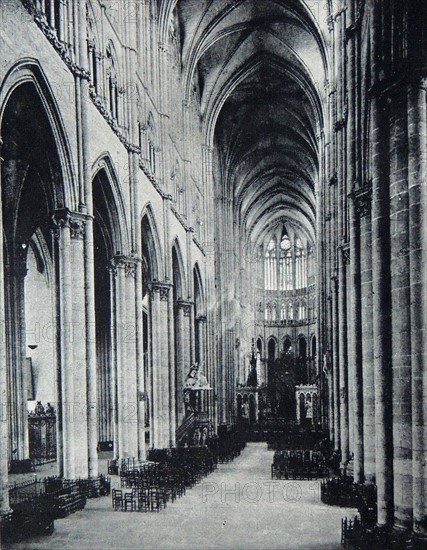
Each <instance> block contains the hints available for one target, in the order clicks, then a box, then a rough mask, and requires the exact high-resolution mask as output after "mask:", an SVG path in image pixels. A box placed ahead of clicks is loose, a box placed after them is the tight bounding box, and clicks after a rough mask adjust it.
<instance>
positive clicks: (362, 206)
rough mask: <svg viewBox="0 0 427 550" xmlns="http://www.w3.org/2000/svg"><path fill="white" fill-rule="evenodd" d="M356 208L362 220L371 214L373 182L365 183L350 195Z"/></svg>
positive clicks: (354, 189)
mask: <svg viewBox="0 0 427 550" xmlns="http://www.w3.org/2000/svg"><path fill="white" fill-rule="evenodd" d="M350 198H351V199H352V200H353V203H354V208H355V211H356V212H357V214H358V215H359V217H360V218H363V217H365V216H367V215H368V214H369V213H370V212H371V201H372V180H369V181H367V182H365V183H364V184H363V185H362V186H360V187H358V188H353V191H352V193H350Z"/></svg>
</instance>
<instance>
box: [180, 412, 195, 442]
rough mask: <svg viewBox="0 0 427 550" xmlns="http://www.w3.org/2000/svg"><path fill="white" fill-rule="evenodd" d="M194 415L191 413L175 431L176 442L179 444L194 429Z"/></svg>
mask: <svg viewBox="0 0 427 550" xmlns="http://www.w3.org/2000/svg"><path fill="white" fill-rule="evenodd" d="M196 420H197V418H196V415H195V414H194V413H191V414H190V415H189V416H188V417H187V418H186V419H185V420H184V421H183V423H182V424H181V426H179V428H178V429H177V430H176V442H177V444H179V443H180V442H181V441H182V440H183V439H184V437H185V436H186V435H188V434H189V433H190V432H191V431H192V430H193V429H194V427H195V424H196Z"/></svg>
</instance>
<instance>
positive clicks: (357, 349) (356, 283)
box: [349, 195, 364, 483]
mask: <svg viewBox="0 0 427 550" xmlns="http://www.w3.org/2000/svg"><path fill="white" fill-rule="evenodd" d="M354 202H355V200H354V195H353V196H352V199H351V203H350V326H349V333H350V338H349V362H350V364H351V367H350V368H349V373H350V374H351V378H350V379H349V386H350V391H351V392H352V396H353V399H352V404H353V410H352V414H351V416H352V423H353V426H354V431H353V452H354V479H355V481H356V482H357V483H362V482H363V481H364V463H363V461H364V453H363V378H362V315H363V312H362V311H361V305H362V302H361V282H360V269H361V268H360V225H359V223H360V220H359V215H358V211H357V207H356V205H355V203H354Z"/></svg>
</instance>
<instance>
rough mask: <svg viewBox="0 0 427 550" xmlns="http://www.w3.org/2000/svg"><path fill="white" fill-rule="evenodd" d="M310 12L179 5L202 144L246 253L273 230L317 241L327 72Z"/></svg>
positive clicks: (273, 0) (249, 5)
mask: <svg viewBox="0 0 427 550" xmlns="http://www.w3.org/2000/svg"><path fill="white" fill-rule="evenodd" d="M174 4H176V2H172V3H171V4H170V5H169V9H173V7H174ZM309 4H311V8H312V10H311V11H310V6H309ZM325 4H326V2H325ZM314 8H316V9H318V8H319V2H316V3H315V2H303V1H302V0H179V1H178V3H177V4H176V9H177V10H178V13H177V14H178V17H179V23H180V30H181V45H182V58H183V67H182V69H183V75H184V82H185V83H186V84H185V86H186V89H187V93H190V91H191V83H192V82H194V78H197V79H198V82H199V84H200V96H201V111H202V115H203V119H204V122H205V131H206V135H207V140H208V141H209V139H212V138H213V141H214V144H215V147H216V148H217V152H218V155H217V157H218V158H220V159H221V162H220V168H219V172H220V176H219V178H218V179H219V180H220V181H219V182H217V186H218V189H217V193H218V194H220V195H222V196H226V197H228V198H230V199H231V200H232V201H233V206H234V215H235V218H236V220H237V221H238V223H239V229H240V231H241V234H242V236H243V237H244V238H245V239H248V240H250V241H251V242H252V243H253V244H259V243H260V242H262V241H263V240H265V239H267V238H268V233H269V231H270V230H272V228H273V227H275V226H277V223H278V222H279V221H282V222H283V221H285V222H286V223H288V224H290V225H294V226H296V227H298V228H299V230H303V231H304V232H305V234H306V236H307V237H308V238H309V240H311V241H314V240H315V190H316V186H317V175H318V143H317V136H318V133H319V130H320V128H321V127H322V126H323V122H322V108H321V105H322V94H323V93H324V92H323V89H324V82H325V80H326V74H327V71H326V59H325V57H324V55H323V52H324V47H323V34H324V33H323V32H322V31H323V30H322V26H324V23H325V21H326V17H324V15H325V14H322V13H321V12H320V13H319V12H316V13H314V14H313V9H314ZM322 16H323V18H322Z"/></svg>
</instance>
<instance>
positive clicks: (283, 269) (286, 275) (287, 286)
mask: <svg viewBox="0 0 427 550" xmlns="http://www.w3.org/2000/svg"><path fill="white" fill-rule="evenodd" d="M280 290H293V282H292V247H291V241H290V240H289V237H288V235H287V233H286V229H285V228H283V233H282V240H281V241H280Z"/></svg>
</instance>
